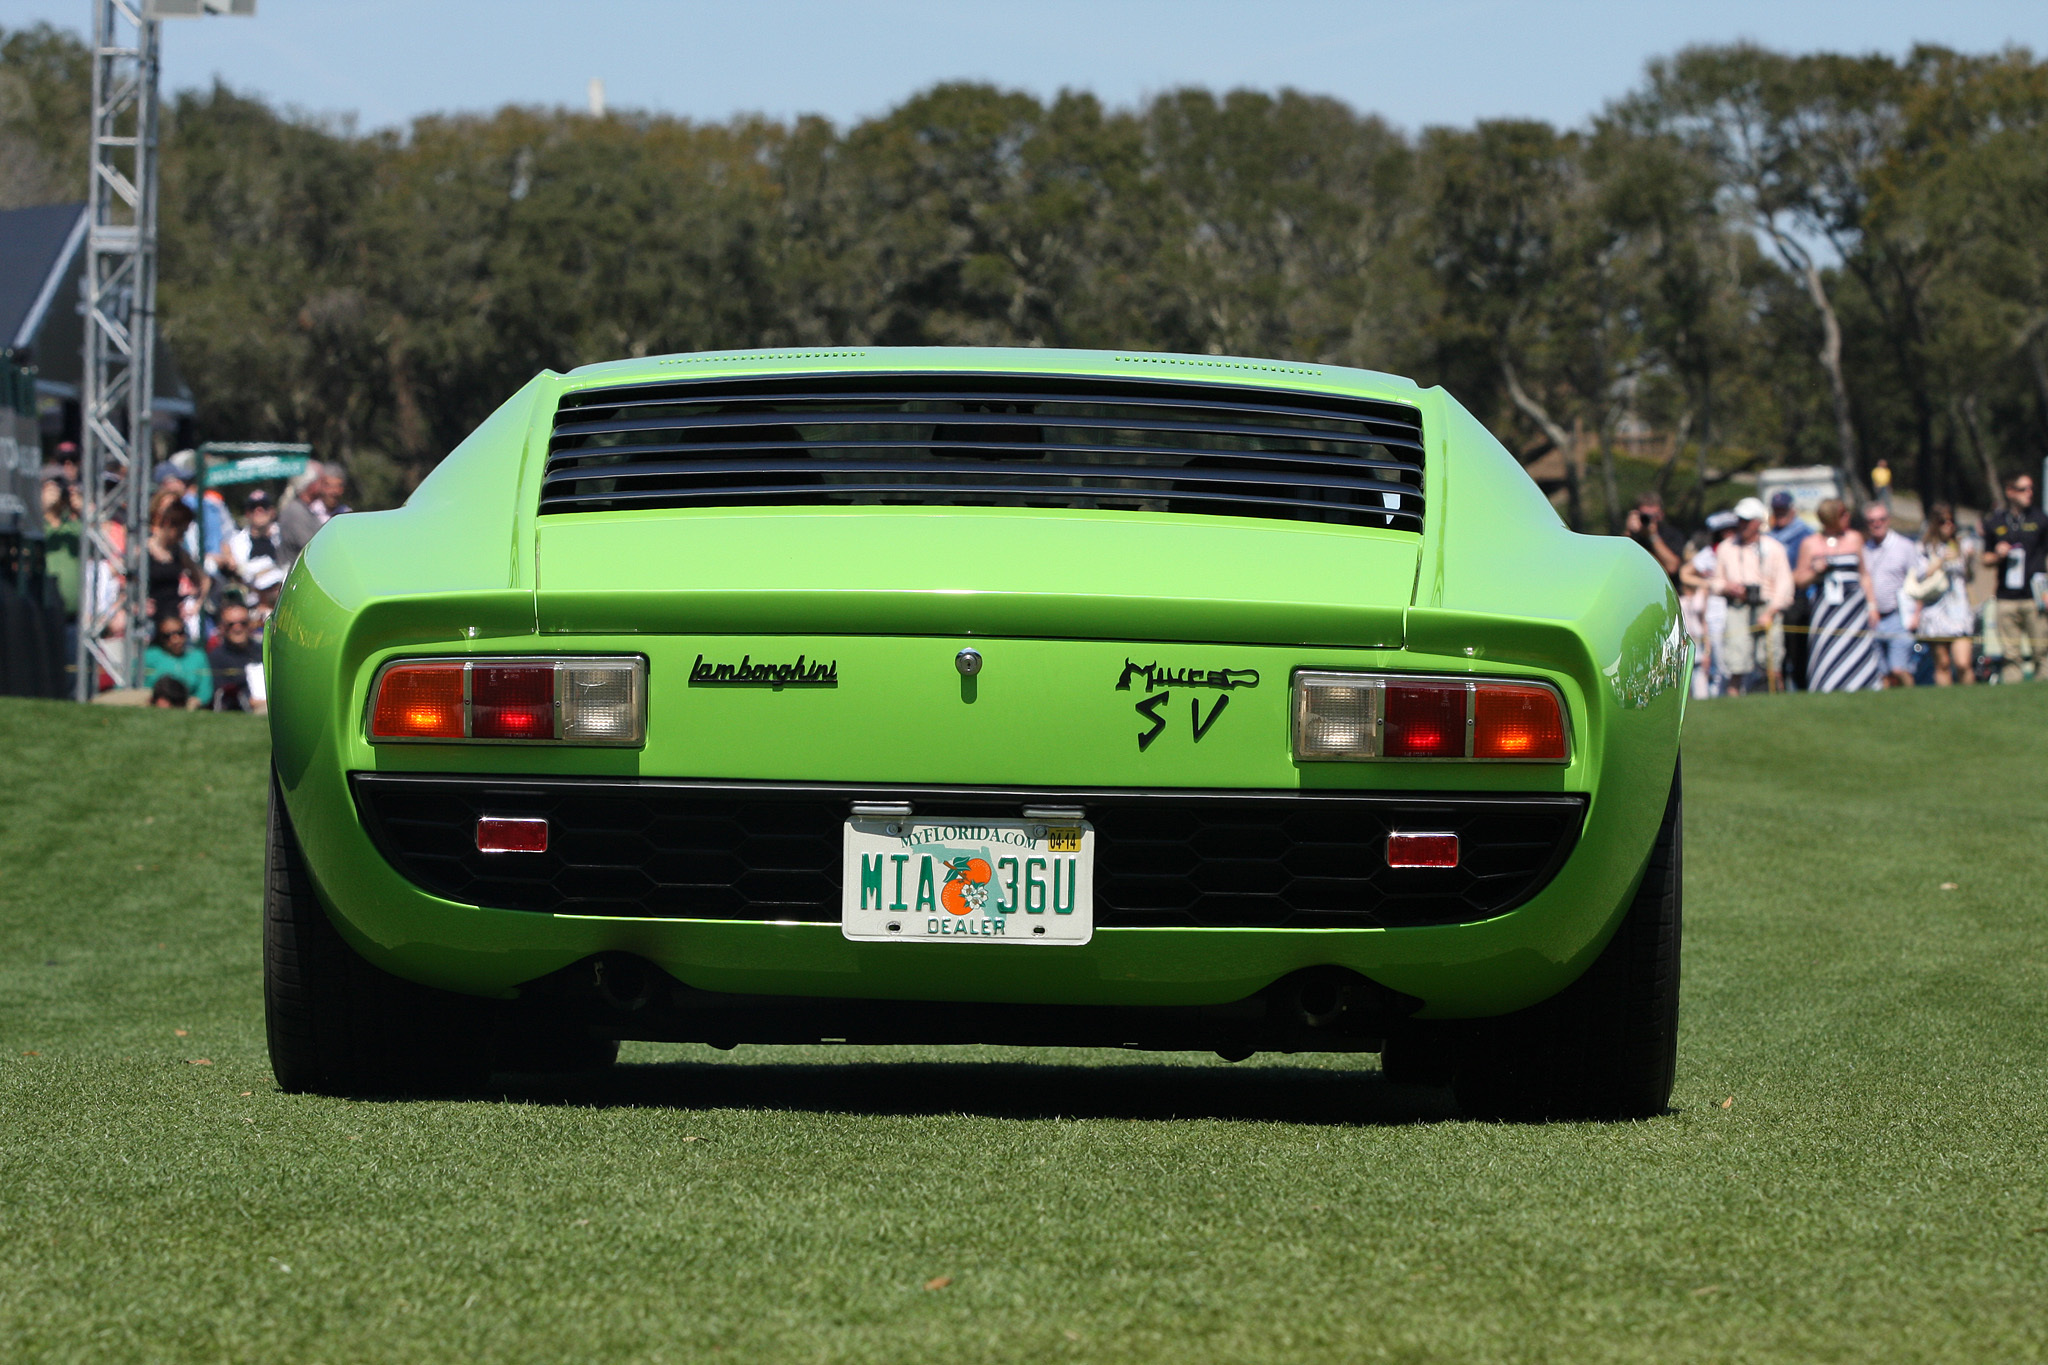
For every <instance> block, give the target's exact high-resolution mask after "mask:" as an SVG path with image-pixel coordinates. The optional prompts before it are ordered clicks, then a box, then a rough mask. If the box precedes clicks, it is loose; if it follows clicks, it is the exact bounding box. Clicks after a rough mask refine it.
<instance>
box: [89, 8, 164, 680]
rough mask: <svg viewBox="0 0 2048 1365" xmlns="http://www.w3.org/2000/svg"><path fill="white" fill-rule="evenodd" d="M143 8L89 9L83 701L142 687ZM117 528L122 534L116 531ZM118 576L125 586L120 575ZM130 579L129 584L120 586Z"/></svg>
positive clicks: (149, 452) (148, 131)
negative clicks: (115, 689)
mask: <svg viewBox="0 0 2048 1365" xmlns="http://www.w3.org/2000/svg"><path fill="white" fill-rule="evenodd" d="M143 5H144V0H93V21H92V147H91V156H92V168H91V170H92V178H91V181H90V183H89V185H88V187H87V190H86V206H87V215H88V216H87V227H86V239H85V252H86V266H85V385H84V393H83V394H82V395H81V398H80V404H79V407H80V412H81V415H82V418H83V421H82V426H83V436H84V439H83V440H82V441H81V442H80V445H81V447H82V449H81V451H80V459H79V482H80V483H81V484H83V485H84V487H83V489H82V492H83V494H84V499H85V515H84V519H83V521H84V525H83V527H82V535H81V539H80V543H79V572H80V584H79V593H78V683H77V688H78V690H77V696H78V699H79V700H80V701H90V700H92V697H93V695H94V693H96V692H97V691H98V690H99V687H98V683H99V673H100V670H102V669H104V670H105V671H106V672H107V674H108V676H110V677H112V678H113V679H114V682H115V685H116V686H121V687H129V686H134V685H135V684H137V683H139V682H140V681H141V677H142V673H141V669H142V641H143V639H144V638H145V637H144V634H143V630H142V627H143V616H144V614H145V613H146V612H147V610H148V591H149V584H148V575H147V569H148V551H147V550H146V549H145V537H146V535H147V532H148V528H147V525H146V524H145V514H146V512H147V510H148V507H147V499H148V497H149V486H150V469H151V467H152V465H153V464H154V463H155V441H154V437H153V433H152V431H151V427H150V419H151V408H150V403H151V398H152V397H153V395H154V393H155V374H154V363H153V362H154V358H155V357H154V352H155V330H156V137H157V98H156V76H157V21H156V20H155V19H154V18H151V17H149V16H148V15H146V14H145V13H144V9H143ZM116 528H119V530H118V531H117V530H116ZM115 565H119V566H121V573H120V575H119V576H118V577H117V576H116V575H115V574H114V573H112V572H110V569H111V567H112V566H115ZM124 579H125V582H124V581H123V580H124Z"/></svg>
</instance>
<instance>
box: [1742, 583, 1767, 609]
mask: <svg viewBox="0 0 2048 1365" xmlns="http://www.w3.org/2000/svg"><path fill="white" fill-rule="evenodd" d="M1763 604H1764V590H1763V585H1762V584H1760V583H1745V584H1743V585H1742V605H1743V606H1745V607H1760V606H1762V605H1763Z"/></svg>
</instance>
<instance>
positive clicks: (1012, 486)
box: [540, 374, 1422, 531]
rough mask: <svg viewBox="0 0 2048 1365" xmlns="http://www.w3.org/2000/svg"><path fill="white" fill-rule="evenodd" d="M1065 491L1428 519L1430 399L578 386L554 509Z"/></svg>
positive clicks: (1344, 518) (1369, 521)
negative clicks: (1425, 438)
mask: <svg viewBox="0 0 2048 1365" xmlns="http://www.w3.org/2000/svg"><path fill="white" fill-rule="evenodd" d="M896 505H902V506H948V507H955V506H997V507H1059V508H1094V509H1109V510H1137V511H1156V512H1200V513H1208V514H1211V515H1220V516H1241V517H1269V518H1281V519H1286V520H1295V521H1315V522H1331V523H1337V524H1340V525H1349V526H1379V527H1391V528H1394V529H1398V530H1404V531H1419V530H1421V529H1422V425H1421V417H1420V415H1419V414H1418V413H1417V412H1416V410H1415V409H1413V408H1410V407H1404V406H1402V405H1400V404H1395V403H1378V402H1371V401H1368V400H1365V399H1354V398H1341V397H1336V396H1332V395H1328V394H1316V393H1302V392H1292V391H1274V390H1271V389H1259V388H1245V387H1231V386H1227V385H1213V384H1197V383H1175V382H1164V381H1156V380H1154V381H1146V380H1127V381H1126V380H1091V379H1081V378H1064V377H1046V376H1012V375H984V374H972V375H963V374H907V375H906V374H857V375H833V376H816V375H807V376H798V377H793V378H771V379H758V378H757V379H747V380H696V381H685V382H679V383H668V384H644V385H634V386H631V387H621V388H608V389H584V390H581V391H579V392H574V393H569V394H565V395H564V396H563V397H562V400H561V404H560V406H559V407H558V409H557V410H556V412H555V423H554V432H553V435H552V437H551V438H550V440H549V444H548V463H547V472H546V475H545V477H544V479H543V481H542V485H541V495H540V510H541V512H543V513H561V512H598V511H610V510H616V509H621V508H640V507H749V506H755V507H758V506H896Z"/></svg>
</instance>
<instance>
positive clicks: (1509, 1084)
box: [1453, 770, 1685, 1122]
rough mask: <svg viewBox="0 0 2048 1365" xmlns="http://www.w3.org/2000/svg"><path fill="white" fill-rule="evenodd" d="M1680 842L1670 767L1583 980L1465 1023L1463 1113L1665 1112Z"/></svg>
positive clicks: (1579, 1115) (1618, 1115) (1674, 1023)
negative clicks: (1660, 810) (1636, 875)
mask: <svg viewBox="0 0 2048 1365" xmlns="http://www.w3.org/2000/svg"><path fill="white" fill-rule="evenodd" d="M1684 844H1685V829H1684V800H1683V794H1682V785H1681V781H1680V775H1679V773H1678V772H1677V771H1676V770H1674V771H1673V773H1672V775H1671V796H1670V799H1669V800H1668V801H1667V802H1666V803H1665V807H1664V820H1663V823H1662V824H1661V825H1659V826H1658V829H1657V838H1656V841H1655V842H1654V843H1653V844H1652V845H1651V847H1650V860H1649V865H1648V866H1647V867H1646V868H1644V870H1643V881H1642V885H1641V886H1640V887H1639V888H1638V889H1637V891H1636V895H1635V899H1634V900H1633V901H1631V902H1630V904H1629V908H1628V911H1627V913H1626V914H1625V915H1624V916H1623V917H1622V921H1621V927H1620V928H1618V929H1616V930H1615V933H1614V937H1613V939H1612V940H1610V941H1609V943H1608V945H1607V947H1606V948H1605V949H1604V950H1602V952H1601V954H1600V956H1599V957H1598V958H1596V959H1595V960H1594V962H1593V965H1592V966H1591V967H1589V968H1587V969H1586V974H1585V975H1584V976H1582V977H1580V978H1579V979H1578V980H1577V981H1575V982H1573V983H1572V984H1571V985H1570V986H1568V987H1566V988H1565V989H1564V990H1563V991H1562V992H1561V993H1559V994H1558V995H1555V996H1553V997H1552V998H1550V999H1549V1000H1546V1001H1544V1002H1543V1003H1542V1004H1540V1005H1535V1006H1533V1007H1531V1008H1529V1009H1526V1010H1522V1011H1520V1012H1518V1013H1516V1014H1510V1015H1506V1016H1504V1017H1502V1018H1498V1019H1482V1020H1476V1021H1474V1022H1473V1023H1472V1024H1469V1025H1467V1026H1466V1029H1465V1032H1464V1038H1463V1040H1462V1042H1461V1045H1460V1047H1459V1053H1458V1059H1457V1077H1456V1079H1455V1081H1454V1082H1453V1085H1454V1088H1455V1090H1456V1092H1457V1097H1458V1104H1459V1107H1461V1108H1462V1109H1464V1110H1465V1112H1466V1113H1467V1114H1469V1115H1471V1116H1472V1117H1474V1118H1485V1119H1504V1120H1509V1121H1518V1122H1537V1121H1541V1120H1544V1119H1641V1118H1650V1117H1653V1116H1655V1115H1657V1114H1661V1113H1664V1112H1665V1110H1666V1108H1667V1107H1668V1105H1669V1104H1670V1101H1671V1086H1672V1081H1673V1078H1674V1076H1675V1074H1676V1071H1677V1065H1678V948H1679V936H1680V928H1681V909H1682V905H1681V902H1682V900H1683V895H1682V892H1683V884H1684V877H1683V871H1684V867H1683V864H1684Z"/></svg>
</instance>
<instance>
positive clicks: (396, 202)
mask: <svg viewBox="0 0 2048 1365" xmlns="http://www.w3.org/2000/svg"><path fill="white" fill-rule="evenodd" d="M88 103H89V66H88V62H87V57H86V52H85V49H84V47H83V45H82V44H81V43H80V42H79V40H78V39H77V38H76V37H74V36H72V35H70V34H68V33H65V32H62V31H59V30H55V29H51V28H48V27H44V26H38V27H35V28H29V29H19V30H13V31H6V32H0V206H13V205H18V204H22V203H34V202H50V201H52V200H61V199H67V198H82V197H83V193H84V174H85V170H84V168H85V146H84V139H85V130H86V110H87V107H88ZM163 127H164V137H163V162H162V165H163V170H162V185H163V196H162V209H161V234H162V257H161V261H162V265H161V272H162V274H161V286H160V294H161V297H160V310H161V315H162V329H163V335H164V337H165V339H166V341H167V342H168V344H169V346H170V347H171V349H172V352H173V354H174V356H175V357H176V361H177V364H178V366H179V368H180V369H181V371H182V372H183V373H184V375H185V377H186V379H187V381H188V382H189V383H190V384H191V386H192V388H193V390H194V393H195V396H196V397H197V399H198V406H199V414H200V423H201V426H202V429H203V435H204V436H206V437H208V438H216V439H244V440H262V439H274V440H306V441H310V442H312V443H313V444H314V445H315V446H316V447H317V448H318V449H319V450H320V451H321V452H322V453H323V454H326V455H331V456H335V457H338V458H340V459H341V460H342V461H343V462H344V463H345V464H347V465H348V466H349V468H350V469H351V470H352V472H353V473H354V474H355V476H356V480H357V483H358V484H359V486H360V488H361V491H362V493H363V495H364V500H365V501H366V502H369V503H371V504H376V503H379V502H389V501H394V500H396V499H397V498H400V497H402V496H403V495H404V493H405V491H406V490H407V489H409V488H410V487H411V485H412V484H414V483H416V482H417V481H418V479H419V478H420V477H422V476H423V475H424V473H425V472H426V470H427V469H429V468H431V467H432V465H433V463H434V461H436V460H437V459H439V458H440V456H441V455H443V454H444V453H446V451H447V450H448V449H449V448H450V447H452V446H453V445H454V444H455V443H456V442H457V441H459V440H460V439H461V438H462V436H463V435H465V434H466V433H467V432H468V430H469V429H470V428H471V427H473V426H474V425H475V424H476V423H477V422H478V421H479V420H480V419H481V418H482V417H483V416H484V415H486V414H487V413H488V412H489V411H490V410H491V409H492V408H493V407H494V406H495V405H496V404H497V403H498V402H500V401H502V399H503V398H504V397H505V396H506V395H507V394H509V393H510V392H511V391H512V390H513V389H514V388H516V387H517V386H518V385H519V384H521V383H523V382H524V381H525V380H526V379H527V378H528V377H530V376H531V375H532V374H533V372H534V371H536V370H538V369H540V368H542V367H544V366H546V367H553V368H556V369H566V368H569V367H571V366H574V365H578V364H583V363H586V362H590V361H595V360H605V359H615V358H619V357H624V356H638V355H648V354H658V353H663V352H670V351H690V350H713V349H731V348H751V347H784V346H800V347H829V346H851V345H917V344H960V345H1025V346H1082V347H1117V348H1129V349H1143V350H1170V351H1190V352H1198V353H1220V354H1235V355H1248V356H1267V357H1275V358H1282V359H1292V360H1307V361H1319V362H1324V363H1330V364H1339V365H1361V366H1366V367H1369V368H1375V369H1383V370H1390V371H1394V372H1397V373H1401V374H1406V375H1409V376H1412V377H1413V378H1415V379H1417V380H1418V381H1419V382H1421V383H1424V384H1438V383H1440V384H1443V385H1444V386H1445V387H1446V388H1448V389H1449V390H1450V391H1451V392H1452V393H1453V394H1455V395H1456V396H1457V397H1458V398H1459V399H1460V400H1461V401H1463V402H1464V403H1465V404H1466V405H1467V406H1468V407H1470V408H1471V409H1472V410H1473V411H1474V412H1475V413H1477V414H1478V415H1479V416H1480V417H1481V418H1482V420H1485V421H1486V422H1487V423H1488V424H1489V425H1490V426H1491V427H1492V428H1493V429H1494V430H1495V432H1496V433H1497V434H1499V435H1500V436H1501V438H1502V439H1503V440H1504V441H1505V442H1507V444H1508V445H1509V446H1510V447H1511V448H1512V449H1514V450H1516V451H1517V452H1518V453H1519V454H1521V455H1522V456H1523V458H1524V459H1526V460H1532V461H1534V460H1538V459H1543V461H1544V462H1543V464H1542V465H1540V466H1538V468H1539V469H1540V470H1543V471H1547V472H1548V474H1549V475H1550V476H1551V479H1552V481H1553V483H1554V485H1555V486H1556V487H1557V488H1558V490H1559V497H1560V501H1561V503H1562V504H1563V505H1564V507H1565V509H1566V512H1567V515H1568V516H1569V518H1570V519H1571V520H1572V521H1573V522H1574V524H1577V525H1580V526H1582V527H1585V528H1587V529H1609V530H1611V529H1613V528H1614V527H1615V526H1616V524H1617V523H1618V520H1619V517H1620V513H1621V511H1622V510H1623V504H1624V502H1625V501H1626V499H1627V497H1629V496H1632V495H1633V493H1634V492H1636V491H1638V490H1640V489H1641V488H1642V487H1644V486H1650V487H1655V488H1656V489H1657V490H1658V491H1660V492H1661V493H1662V494H1663V495H1664V497H1665V499H1666V501H1667V502H1668V503H1669V504H1671V505H1672V507H1673V509H1674V511H1675V512H1676V513H1677V515H1678V516H1679V517H1680V518H1681V519H1684V518H1688V517H1696V516H1698V515H1699V514H1700V513H1701V512H1702V511H1703V510H1704V509H1706V508H1707V507H1709V506H1711V505H1717V504H1718V503H1719V502H1722V501H1726V500H1727V497H1728V496H1729V495H1730V494H1731V493H1732V490H1730V489H1727V488H1725V487H1724V485H1725V483H1726V482H1727V480H1728V478H1729V476H1730V475H1732V474H1736V473H1740V472H1742V471H1744V470H1747V469H1754V468H1757V467H1760V466H1764V465H1777V464H1828V465H1833V466H1835V467H1836V468H1838V469H1839V470H1840V471H1841V473H1842V475H1843V477H1844V478H1845V479H1846V480H1847V481H1848V483H1849V485H1850V486H1851V487H1853V488H1857V489H1859V490H1860V489H1862V488H1864V487H1866V486H1867V480H1868V474H1869V470H1870V468H1871V467H1872V465H1873V464H1874V462H1875V461H1876V460H1878V459H1885V460H1887V461H1888V462H1889V464H1890V466H1891V468H1892V469H1893V470H1894V471H1896V472H1897V475H1898V483H1899V486H1901V487H1903V488H1909V489H1913V490H1916V491H1918V492H1919V493H1920V495H1921V496H1922V497H1923V498H1926V499H1930V500H1932V499H1936V498H1939V499H1944V500H1948V501H1952V502H1958V503H1962V504H1966V505H1974V506H1985V505H1988V502H1989V501H1991V500H1993V495H1992V493H1991V491H1990V489H1991V486H1992V485H1993V484H1994V483H1995V482H1996V481H1997V479H1998V478H1999V475H2000V471H2004V470H2010V469H2014V468H2018V467H2021V466H2023V465H2031V464H2032V463H2034V462H2035V461H2037V460H2038V459H2039V458H2040V456H2041V454H2042V452H2043V451H2044V449H2048V64H2043V63H2038V62H2036V61H2035V60H2034V58H2033V57H2032V55H2031V54H2029V53H2027V52H2025V51H2022V50H2008V51H2005V52H2000V53H1996V54H1976V55H1973V54H1967V53H1959V52H1954V51H1950V50H1947V49H1944V48H1939V47H1921V48H1917V49H1915V50H1914V51H1913V52H1911V53H1910V54H1908V55H1907V56H1905V57H1904V58H1902V59H1901V58H1893V57H1889V56H1882V55H1878V56H1843V55H1836V54H1827V53H1822V54H1808V55H1788V54H1783V53H1777V52H1772V51H1767V50H1764V49H1761V48H1758V47H1754V46H1750V45H1741V44H1738V45H1731V46H1721V47H1698V48H1690V49H1687V50H1684V51H1682V52H1679V53H1678V54H1676V55H1674V56H1672V57H1669V58H1666V59H1661V60H1657V61H1654V62H1652V63H1650V65H1649V67H1648V69H1647V71H1646V73H1645V76H1644V78H1643V80H1642V81H1641V82H1640V84H1639V86H1638V87H1637V88H1636V89H1634V90H1632V91H1630V92H1627V93H1626V94H1624V95H1623V96H1621V97H1620V98H1618V99H1616V100H1614V101H1613V102H1611V103H1610V104H1609V105H1608V106H1607V107H1606V109H1605V110H1604V111H1603V112H1602V113H1601V114H1600V115H1599V116H1597V117H1596V118H1594V119H1592V120H1591V121H1590V122H1589V123H1588V124H1587V126H1585V127H1582V128H1569V129H1564V128H1556V127H1553V126H1551V125H1549V124H1547V123H1543V122H1538V121H1532V120H1496V121H1487V122H1481V123H1478V124H1476V125H1474V126H1472V127H1469V128H1429V129H1426V130H1424V131H1422V132H1420V133H1417V134H1409V133H1405V132H1403V131H1401V130H1399V129H1397V128H1395V127H1393V126H1391V125H1389V124H1388V123H1387V122H1385V121H1384V120H1383V119H1381V118H1379V117H1378V116H1376V115H1373V114H1369V113H1361V112H1359V111H1357V110H1354V109H1352V108H1350V107H1348V106H1347V105H1345V104H1343V103H1342V102H1340V101H1338V100H1335V99H1330V98H1325V97H1321V96H1316V95H1312V94H1304V93H1301V92H1297V91H1292V90H1283V91H1280V92H1278V93H1264V92H1259V91H1249V90H1234V91H1230V92H1228V93H1225V94H1220V95H1219V94H1216V93H1213V92H1210V91H1207V90H1201V89H1182V90H1175V91H1171V92H1169V93H1166V94H1163V95H1160V96H1158V97H1157V98H1155V99H1152V100H1151V101H1149V102H1148V103H1146V104H1144V105H1142V106H1141V107H1137V108H1109V107H1105V106H1104V105H1103V104H1102V103H1101V102H1100V101H1098V100H1097V99H1095V98H1094V97H1093V96H1091V95H1089V94H1086V93H1083V92H1072V91H1069V92H1063V93H1062V94H1060V95H1059V96H1058V97H1057V98H1055V99H1053V100H1051V101H1042V100H1039V99H1037V98H1034V97H1033V96H1030V95H1028V94H1022V93H1018V92H1015V91H1006V90H1001V89H997V88H994V87H991V86H987V85H976V84H943V85H938V86H935V87H933V88H931V89H929V90H926V91H924V92H922V93H919V94H916V95H914V96H912V97H911V98H909V99H907V100H905V101H904V102H903V103H902V104H901V105H899V106H897V107H896V108H894V109H892V110H890V111H889V112H888V113H886V114H884V115H881V116H879V117H877V118H873V119H869V120H866V121H863V122H860V123H856V124H854V125H852V126H850V127H845V128H840V127H836V126H834V125H833V124H831V123H829V122H827V121H825V120H823V119H818V118H798V119H794V120H790V121H781V120H775V119H767V118H760V117H738V118H734V119H732V120H729V121H727V122H723V123H706V122H693V121H689V120H685V119H679V118H672V117H668V116H665V115H659V114H650V113H633V112H614V113H610V114H607V115H604V116H599V117H593V116H590V115H586V114H582V113H578V112H571V111H565V110H559V109H553V110H550V109H540V108H516V107H514V108H506V109H502V110H499V111H498V112H496V113H493V114H473V115H442V116H433V117H427V118H422V119H418V120H416V121H415V122H414V123H413V124H412V125H411V126H410V127H409V128H407V129H404V130H402V131H375V132H369V133H362V132H358V131H356V130H355V129H354V128H353V127H351V126H349V125H348V124H346V123H343V122H336V121H333V120H321V119H314V118H310V117H306V116H303V115H299V114H296V113H292V112H288V111H283V110H279V109H277V108H274V107H272V106H270V105H268V104H266V103H265V102H263V101H261V100H258V99H253V98H250V97H248V96H246V95H242V94H238V93H236V92H235V91H233V90H231V89H228V88H226V87H224V86H219V85H216V86H215V87H214V88H212V89H210V90H204V91H187V92H182V93H179V94H178V95H176V96H175V97H174V98H172V99H170V100H168V101H167V102H166V106H165V110H164V118H163ZM1545 457H1549V458H1545Z"/></svg>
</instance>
